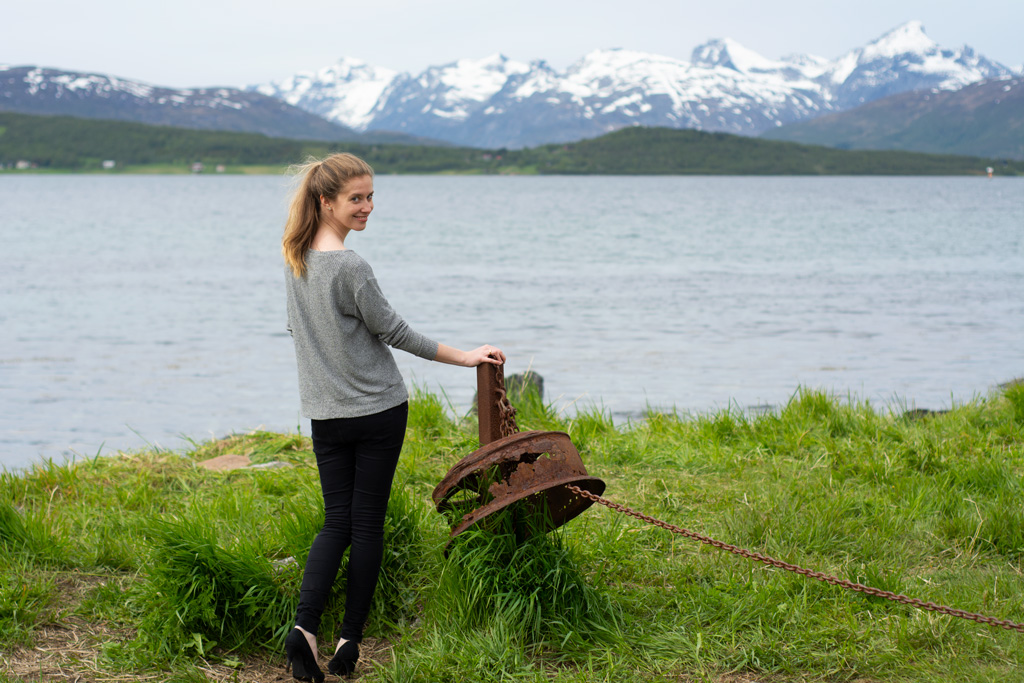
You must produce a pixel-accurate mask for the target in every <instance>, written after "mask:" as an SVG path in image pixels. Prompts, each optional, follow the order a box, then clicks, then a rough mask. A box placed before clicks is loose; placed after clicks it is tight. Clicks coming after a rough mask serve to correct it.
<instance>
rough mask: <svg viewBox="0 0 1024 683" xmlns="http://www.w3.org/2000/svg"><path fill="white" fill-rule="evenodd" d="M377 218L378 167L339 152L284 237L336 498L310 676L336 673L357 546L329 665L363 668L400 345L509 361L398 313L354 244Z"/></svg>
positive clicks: (403, 400) (310, 601)
mask: <svg viewBox="0 0 1024 683" xmlns="http://www.w3.org/2000/svg"><path fill="white" fill-rule="evenodd" d="M372 211H373V169H372V168H370V166H369V165H368V164H367V163H366V162H365V161H363V160H362V159H359V158H358V157H355V156H353V155H351V154H334V155H332V156H330V157H328V158H326V159H324V160H322V161H315V162H311V163H308V164H306V165H305V166H303V167H301V169H300V186H299V188H298V190H297V191H296V193H295V196H294V198H293V199H292V203H291V209H290V212H289V215H288V222H287V224H286V225H285V231H284V238H283V240H282V251H283V252H284V257H285V261H286V263H287V266H286V274H285V281H286V283H287V284H286V288H287V294H288V330H289V332H291V334H292V338H293V340H294V342H295V355H296V359H297V361H298V369H299V395H300V398H301V401H302V413H303V415H304V416H306V417H308V418H310V419H311V421H312V430H311V433H312V437H313V452H314V453H315V455H316V464H317V469H318V471H319V473H320V486H321V489H322V492H323V497H324V518H325V519H324V527H323V529H322V530H321V531H320V533H319V534H318V535H317V537H316V539H315V540H314V541H313V545H312V547H311V548H310V551H309V559H308V560H307V561H306V568H305V572H304V573H303V576H302V589H301V592H300V595H299V608H298V615H297V617H296V619H295V628H294V629H292V631H291V632H290V633H289V634H288V637H287V639H286V640H285V650H286V654H287V657H288V666H290V667H291V669H292V675H293V676H294V677H295V678H297V679H299V680H304V681H310V680H311V681H317V682H319V681H322V680H323V678H324V674H323V672H322V671H321V670H320V666H319V661H318V657H317V645H316V636H317V631H318V628H319V626H320V617H321V615H322V614H323V610H324V605H325V604H326V601H327V596H328V594H329V593H330V590H331V586H332V585H333V583H334V580H335V577H336V576H337V573H338V567H339V565H340V563H341V557H342V555H343V554H344V552H345V549H346V548H349V547H351V551H350V554H349V564H348V586H347V591H346V598H345V617H344V620H343V622H342V627H341V638H340V640H339V641H338V646H337V648H336V649H335V653H334V657H333V658H332V659H331V661H330V662H328V664H327V669H328V671H330V672H331V673H336V674H348V673H351V672H352V671H353V670H354V669H355V665H356V660H357V659H358V658H359V642H360V641H361V640H362V635H363V626H364V624H365V622H366V617H367V614H368V613H369V610H370V601H371V598H372V597H373V590H374V588H375V586H376V584H377V575H378V573H379V572H380V564H381V557H382V554H383V547H384V540H383V539H384V514H385V511H386V510H387V504H388V497H389V494H390V491H391V481H392V478H393V476H394V473H395V467H396V465H397V464H398V456H399V452H400V451H401V449H402V441H403V439H404V437H405V425H406V418H407V415H408V409H409V404H408V393H407V391H406V388H405V382H404V381H403V379H402V376H401V374H400V373H399V371H398V367H397V366H396V364H395V360H394V358H393V357H392V356H391V350H390V349H389V348H388V346H394V347H395V348H398V349H401V350H403V351H407V352H409V353H412V354H415V355H417V356H420V357H422V358H426V359H428V360H436V361H440V362H442V363H450V364H452V365H461V366H465V367H474V366H477V365H479V364H481V363H493V364H501V363H503V362H504V361H505V355H504V354H503V353H502V352H501V350H500V349H497V348H495V347H493V346H481V347H479V348H477V349H473V350H472V351H460V350H459V349H455V348H452V347H450V346H445V345H444V344H438V343H437V342H435V341H432V340H430V339H428V338H426V337H424V336H423V335H421V334H418V333H417V332H415V331H413V330H412V329H411V328H410V327H409V326H408V325H407V324H406V323H405V321H403V320H402V318H401V317H400V316H399V315H398V314H397V313H395V312H394V310H392V308H391V306H390V305H388V302H387V300H386V299H385V298H384V295H383V294H382V293H381V290H380V287H379V286H378V285H377V280H376V279H375V278H374V276H373V271H372V270H371V269H370V266H369V264H367V263H366V261H364V260H363V259H362V258H360V257H359V256H358V255H357V254H356V253H355V252H354V251H351V250H349V249H348V248H347V247H346V246H345V238H346V237H348V235H349V233H351V232H353V231H355V232H361V231H362V230H364V229H365V228H366V223H367V220H368V219H369V217H370V213H371V212H372Z"/></svg>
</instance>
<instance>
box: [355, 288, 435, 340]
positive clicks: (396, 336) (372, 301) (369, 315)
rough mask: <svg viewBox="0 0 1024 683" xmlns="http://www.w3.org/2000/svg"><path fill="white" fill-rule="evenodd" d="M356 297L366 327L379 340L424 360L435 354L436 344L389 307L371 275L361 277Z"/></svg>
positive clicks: (357, 306)
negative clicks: (361, 280)
mask: <svg viewBox="0 0 1024 683" xmlns="http://www.w3.org/2000/svg"><path fill="white" fill-rule="evenodd" d="M355 300H356V308H358V309H359V315H360V317H361V318H362V320H363V323H365V324H366V328H367V329H368V330H369V331H370V332H371V333H373V334H375V335H376V336H377V337H378V338H379V339H380V340H381V341H382V342H384V343H385V344H387V345H388V346H393V347H395V348H396V349H401V350H402V351H406V352H407V353H411V354H413V355H414V356H419V357H420V358H425V359H427V360H434V358H436V357H437V347H438V343H437V342H436V341H434V340H432V339H429V338H427V337H424V336H423V335H422V334H420V333H419V332H416V331H415V330H414V329H412V328H411V327H409V324H408V323H406V322H405V320H403V319H402V317H401V316H400V315H398V313H396V312H395V310H394V309H393V308H391V304H389V303H388V300H387V299H386V298H385V297H384V293H383V292H382V291H381V290H380V285H378V284H377V278H375V277H372V276H371V277H369V278H367V279H366V280H364V281H363V283H362V284H361V285H360V286H359V288H358V289H357V290H356V297H355Z"/></svg>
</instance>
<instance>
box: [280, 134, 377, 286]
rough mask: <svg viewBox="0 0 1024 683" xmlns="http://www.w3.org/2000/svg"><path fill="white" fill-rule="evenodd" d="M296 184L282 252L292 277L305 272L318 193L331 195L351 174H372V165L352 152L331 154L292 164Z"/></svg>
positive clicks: (316, 223) (317, 219) (316, 218)
mask: <svg viewBox="0 0 1024 683" xmlns="http://www.w3.org/2000/svg"><path fill="white" fill-rule="evenodd" d="M292 173H293V174H294V175H295V176H296V178H297V179H298V187H297V188H296V190H295V194H294V195H293V196H292V203H291V206H290V208H289V209H288V221H287V222H286V223H285V224H284V237H283V238H282V239H281V252H282V253H283V254H284V260H285V263H287V264H288V266H289V267H290V268H291V269H292V273H293V274H294V275H295V277H302V276H303V275H305V274H306V252H307V251H309V248H310V246H311V245H312V244H313V237H315V236H316V229H317V227H318V226H319V225H320V197H325V198H327V199H334V198H335V197H337V196H338V195H339V194H341V191H342V190H343V189H345V184H346V183H347V182H348V181H350V180H352V179H353V178H361V177H364V176H370V177H371V178H372V177H373V168H371V167H370V165H369V164H368V163H366V162H365V161H363V160H362V159H360V158H359V157H357V156H355V155H354V154H347V153H339V154H332V155H331V156H329V157H327V158H326V159H310V160H309V161H307V162H306V163H304V164H301V165H299V166H294V167H292Z"/></svg>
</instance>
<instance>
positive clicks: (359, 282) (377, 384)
mask: <svg viewBox="0 0 1024 683" xmlns="http://www.w3.org/2000/svg"><path fill="white" fill-rule="evenodd" d="M285 282H286V283H287V284H286V289H287V293H288V331H289V332H290V333H291V335H292V339H293V340H294V341H295V358H296V360H297V361H298V366H299V397H300V398H301V400H302V414H303V415H305V416H306V417H309V418H312V419H314V420H327V419H331V418H336V417H359V416H361V415H371V414H373V413H379V412H381V411H382V410H387V409H388V408H394V407H395V406H397V405H400V404H401V403H402V402H404V401H406V400H408V398H409V393H408V392H407V391H406V388H405V382H404V381H403V380H402V375H401V373H399V371H398V366H397V365H396V364H395V359H394V358H393V357H392V355H391V350H390V349H389V348H388V346H394V347H395V348H399V349H402V350H403V351H408V352H409V353H412V354H414V355H417V356H420V357H421V358H426V359H427V360H433V359H434V358H435V357H436V356H437V342H435V341H432V340H430V339H428V338H426V337H424V336H423V335H421V334H419V333H417V332H415V331H413V330H412V329H411V328H410V327H409V325H408V324H406V322H405V321H404V320H402V318H401V316H399V315H398V314H397V313H395V311H394V310H393V309H392V308H391V305H390V304H388V302H387V299H385V298H384V294H383V293H382V292H381V291H380V286H379V285H378V284H377V279H376V278H375V277H374V276H373V270H372V269H371V268H370V264H368V263H367V262H366V261H364V260H363V258H362V257H361V256H359V255H358V254H356V253H355V252H354V251H351V250H343V251H314V250H312V249H311V250H309V251H307V252H306V274H305V275H304V276H303V277H295V276H294V275H293V274H292V271H291V269H290V268H289V267H288V266H285Z"/></svg>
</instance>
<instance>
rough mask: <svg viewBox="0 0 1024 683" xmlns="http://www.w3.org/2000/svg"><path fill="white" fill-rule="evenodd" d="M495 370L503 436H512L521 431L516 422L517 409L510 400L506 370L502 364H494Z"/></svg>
mask: <svg viewBox="0 0 1024 683" xmlns="http://www.w3.org/2000/svg"><path fill="white" fill-rule="evenodd" d="M494 372H495V384H496V385H497V388H496V389H495V392H496V393H497V395H498V397H497V401H496V403H497V404H498V414H499V415H500V416H501V425H500V429H501V436H502V437H503V438H504V437H506V436H512V435H513V434H517V433H518V432H519V425H518V424H516V409H515V408H513V407H512V402H511V401H509V400H508V393H507V392H506V391H505V371H504V370H503V369H502V366H500V365H496V366H494Z"/></svg>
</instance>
